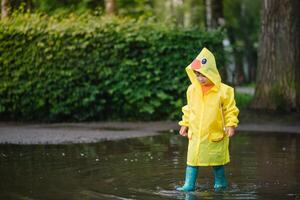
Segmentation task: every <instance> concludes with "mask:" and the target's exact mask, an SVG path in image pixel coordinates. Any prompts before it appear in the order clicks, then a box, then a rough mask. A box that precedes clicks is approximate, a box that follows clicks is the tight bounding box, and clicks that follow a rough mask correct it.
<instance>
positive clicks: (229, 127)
mask: <svg viewBox="0 0 300 200" xmlns="http://www.w3.org/2000/svg"><path fill="white" fill-rule="evenodd" d="M186 72H187V74H188V77H189V79H190V81H191V85H190V86H189V87H188V89H187V105H186V106H184V107H183V108H182V111H183V116H182V120H181V121H180V122H179V125H180V126H181V128H180V135H182V136H187V137H188V138H189V145H188V153H187V167H186V177H185V184H184V185H183V186H182V187H179V188H177V190H179V191H193V190H195V184H196V179H197V175H198V167H199V166H212V167H213V172H214V177H215V178H214V181H215V183H214V188H215V189H216V190H218V189H221V188H226V187H227V185H228V183H227V180H226V178H225V171H224V165H225V164H227V163H228V162H229V150H228V145H229V137H231V136H233V135H234V132H235V128H236V127H237V124H238V118H237V116H238V113H239V110H238V108H237V107H236V105H235V100H234V90H233V88H232V87H230V86H228V85H225V84H224V83H222V82H221V77H220V74H219V72H218V70H217V67H216V61H215V58H214V55H213V54H212V53H211V52H210V51H209V50H208V49H206V48H203V49H202V51H201V52H200V54H199V55H198V56H197V57H196V59H195V60H194V61H193V62H192V63H191V64H190V65H189V66H187V67H186Z"/></svg>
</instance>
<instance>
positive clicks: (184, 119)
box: [178, 86, 191, 127]
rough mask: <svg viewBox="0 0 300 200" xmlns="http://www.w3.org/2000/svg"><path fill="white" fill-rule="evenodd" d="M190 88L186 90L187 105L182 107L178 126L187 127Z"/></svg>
mask: <svg viewBox="0 0 300 200" xmlns="http://www.w3.org/2000/svg"><path fill="white" fill-rule="evenodd" d="M190 91H191V86H189V88H188V89H187V92H186V96H187V105H185V106H183V107H182V112H183V115H182V120H181V121H180V122H179V123H178V124H179V125H180V126H187V127H189V116H190V108H189V102H190V93H191V92H190Z"/></svg>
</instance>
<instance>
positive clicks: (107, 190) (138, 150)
mask: <svg viewBox="0 0 300 200" xmlns="http://www.w3.org/2000/svg"><path fill="white" fill-rule="evenodd" d="M297 145H298V148H297ZM186 148H187V141H186V139H184V138H181V137H179V136H177V135H173V134H170V133H168V134H162V135H159V136H153V137H145V138H136V139H127V140H119V141H105V142H100V143H96V144H76V145H75V144H74V145H72V144H68V145H0V177H1V181H0V191H1V193H0V199H108V200H109V199H125V200H127V199H188V200H194V199H274V197H275V198H277V199H278V198H279V199H297V198H300V189H299V188H300V182H299V180H300V172H299V169H300V158H299V155H300V135H293V134H270V133H268V134H263V133H242V132H241V133H239V134H238V135H237V136H236V137H234V138H233V139H232V141H231V145H230V149H231V163H230V164H229V165H228V166H227V167H226V170H227V171H226V173H227V177H228V179H229V181H230V186H229V188H228V189H227V190H225V191H221V192H214V191H213V175H212V170H211V168H208V167H201V168H200V170H199V176H198V179H197V180H198V181H197V182H198V185H197V190H196V191H195V192H189V193H182V192H177V191H176V190H175V188H176V186H179V185H181V184H183V179H184V170H185V160H186Z"/></svg>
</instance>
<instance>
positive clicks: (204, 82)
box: [194, 70, 212, 85]
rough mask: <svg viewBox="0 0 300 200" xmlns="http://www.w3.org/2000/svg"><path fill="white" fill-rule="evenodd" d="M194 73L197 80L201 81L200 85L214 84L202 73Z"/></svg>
mask: <svg viewBox="0 0 300 200" xmlns="http://www.w3.org/2000/svg"><path fill="white" fill-rule="evenodd" d="M194 73H195V74H196V77H197V80H198V81H199V83H200V84H201V85H211V84H212V82H211V80H209V79H208V78H207V77H206V76H204V75H203V74H201V73H200V72H198V71H195V70H194Z"/></svg>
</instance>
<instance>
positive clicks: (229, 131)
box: [226, 126, 235, 137]
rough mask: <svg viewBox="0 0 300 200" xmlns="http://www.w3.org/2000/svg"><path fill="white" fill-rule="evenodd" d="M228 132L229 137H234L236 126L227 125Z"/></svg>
mask: <svg viewBox="0 0 300 200" xmlns="http://www.w3.org/2000/svg"><path fill="white" fill-rule="evenodd" d="M226 133H227V135H228V136H229V137H232V136H233V135H234V134H235V131H234V128H233V127H231V126H229V127H226Z"/></svg>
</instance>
